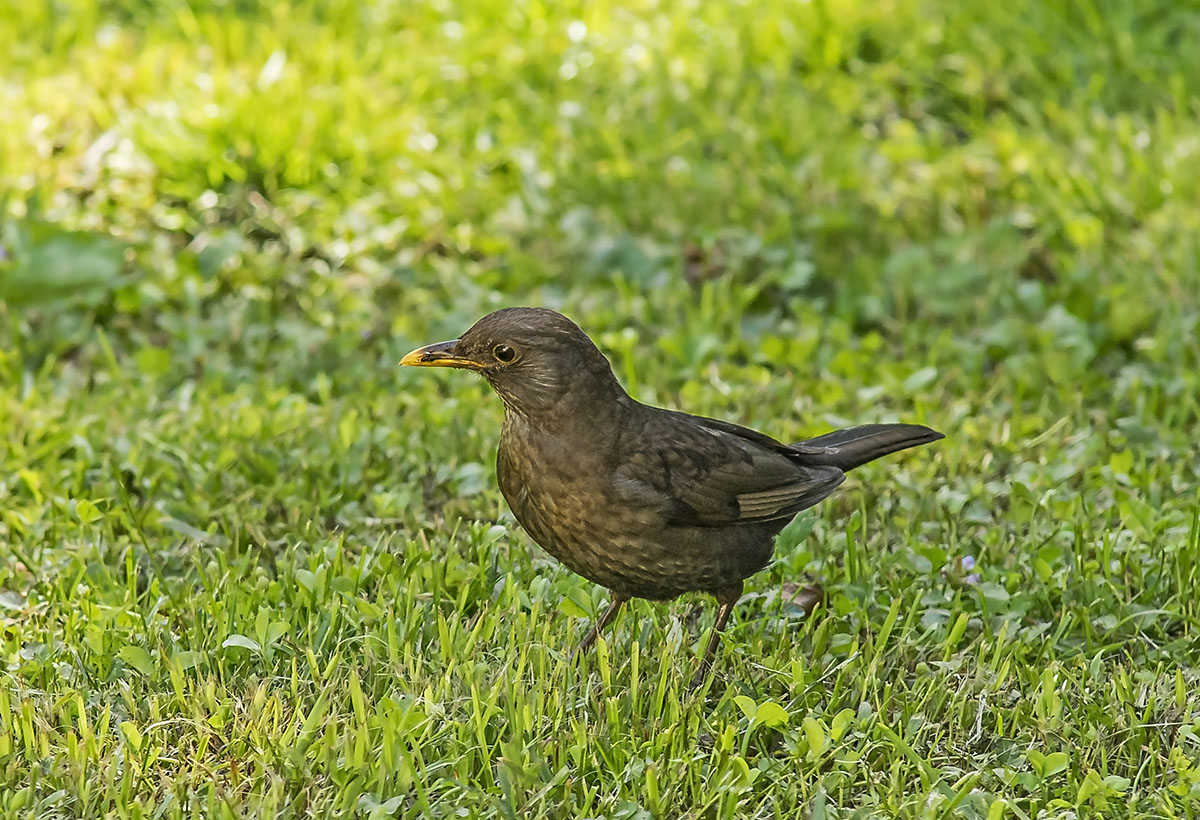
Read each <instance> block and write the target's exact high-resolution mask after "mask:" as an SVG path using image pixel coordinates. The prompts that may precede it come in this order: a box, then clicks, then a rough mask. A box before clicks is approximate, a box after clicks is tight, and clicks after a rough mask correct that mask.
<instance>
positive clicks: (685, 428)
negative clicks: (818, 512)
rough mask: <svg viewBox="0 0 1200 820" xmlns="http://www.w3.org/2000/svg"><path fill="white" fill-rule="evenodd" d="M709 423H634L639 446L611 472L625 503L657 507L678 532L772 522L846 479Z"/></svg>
mask: <svg viewBox="0 0 1200 820" xmlns="http://www.w3.org/2000/svg"><path fill="white" fill-rule="evenodd" d="M710 421H711V420H710V419H703V418H698V417H695V416H688V415H685V414H682V413H672V412H669V411H656V412H654V413H653V414H649V415H647V416H646V417H645V418H644V419H643V420H642V423H641V424H639V425H637V428H638V429H637V430H636V433H635V434H636V437H637V442H638V446H637V447H633V448H628V451H627V453H626V455H625V457H624V458H623V460H622V463H621V464H620V466H619V467H618V468H617V470H616V473H615V488H616V492H617V493H618V495H619V496H620V497H621V498H620V500H621V501H622V503H625V504H637V505H639V506H643V507H645V506H654V507H657V508H659V509H661V510H663V511H664V514H665V516H666V518H667V523H668V524H673V525H679V526H723V525H728V524H738V523H752V522H762V521H772V520H777V519H786V518H791V517H792V516H794V515H795V514H796V513H798V512H800V511H801V510H803V509H806V508H808V507H811V506H812V505H814V504H816V503H817V502H818V501H821V500H822V499H823V498H825V497H826V496H828V495H829V494H830V493H831V492H833V490H834V488H836V487H837V486H838V485H839V484H841V483H842V481H844V480H845V474H844V473H842V471H841V470H839V469H837V468H836V467H830V466H824V465H820V466H805V465H802V464H798V463H797V462H796V460H795V453H794V451H792V450H790V449H789V448H788V447H787V446H786V445H783V444H780V443H779V442H777V441H775V440H774V439H772V438H770V437H768V436H764V435H762V434H761V433H756V432H754V431H753V430H747V429H745V428H742V427H738V426H737V425H733V424H728V423H726V422H715V423H710ZM629 432H635V431H632V430H631V431H629Z"/></svg>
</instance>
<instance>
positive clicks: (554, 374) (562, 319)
mask: <svg viewBox="0 0 1200 820" xmlns="http://www.w3.org/2000/svg"><path fill="white" fill-rule="evenodd" d="M400 364H402V365H411V366H416V367H457V368H461V369H464V370H474V371H475V372H477V373H479V374H480V375H482V376H483V377H484V378H485V379H487V381H488V383H489V384H490V385H491V386H492V388H493V389H494V390H495V391H496V392H497V393H498V394H499V395H500V398H501V399H502V400H503V401H504V406H505V407H506V408H507V409H508V410H511V411H514V412H516V413H519V414H521V415H524V416H531V417H532V416H539V415H542V414H545V413H547V412H549V411H551V410H553V409H554V408H556V407H559V406H561V405H563V404H565V403H571V402H575V401H579V400H583V401H603V400H605V399H607V398H609V397H610V396H612V397H621V396H624V395H625V393H624V390H622V389H621V387H620V385H619V384H618V383H617V380H616V377H615V376H614V375H613V372H612V368H611V367H610V366H609V364H608V360H607V359H605V358H604V355H603V354H602V353H601V352H600V351H599V350H598V349H597V348H596V346H595V345H594V344H592V340H591V339H589V338H588V337H587V334H585V333H584V332H583V331H582V330H580V329H579V326H578V325H576V324H575V323H574V322H572V321H571V320H570V319H568V318H567V317H566V316H563V315H562V314H561V313H555V312H554V311H553V310H546V309H545V308H526V307H514V308H504V309H503V310H497V311H495V312H494V313H489V314H488V315H487V316H484V317H483V318H482V319H480V320H479V321H477V322H476V323H475V324H474V325H472V326H471V328H470V329H469V330H467V332H466V333H464V334H463V335H462V336H460V337H459V338H457V339H452V340H450V341H448V342H438V343H437V344H431V345H426V346H425V347H419V348H417V349H416V350H414V351H412V352H411V353H409V354H408V355H406V356H405V357H404V358H403V359H401V360H400Z"/></svg>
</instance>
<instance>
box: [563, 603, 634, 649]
mask: <svg viewBox="0 0 1200 820" xmlns="http://www.w3.org/2000/svg"><path fill="white" fill-rule="evenodd" d="M628 600H629V596H628V595H622V594H621V593H619V592H614V593H612V602H611V603H610V604H609V605H608V609H606V610H604V614H602V615H601V616H600V617H599V618H598V619H597V620H596V623H594V624H592V628H591V629H589V630H588V633H587V634H586V635H584V636H583V640H582V641H580V642H579V645H578V646H576V647H575V649H574V650H572V651H571V660H575V659H576V658H578V657H579V656H580V655H581V654H583V653H584V652H586V651H587V649H588V647H590V646H591V645H592V644H594V643H595V642H596V638H598V637H600V633H601V632H602V631H604V627H606V626H608V625H609V624H610V623H612V620H613V618H615V617H617V612H618V611H619V610H620V609H621V605H622V604H624V603H625V602H626V601H628Z"/></svg>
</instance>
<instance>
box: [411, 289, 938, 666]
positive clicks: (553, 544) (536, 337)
mask: <svg viewBox="0 0 1200 820" xmlns="http://www.w3.org/2000/svg"><path fill="white" fill-rule="evenodd" d="M401 364H405V365H417V366H430V367H459V368H465V369H469V370H474V371H476V372H478V373H480V374H482V375H483V377H484V378H485V379H487V381H488V383H489V384H491V386H492V387H493V388H494V389H495V391H496V393H498V394H499V396H500V398H501V400H502V401H503V402H504V410H505V412H504V427H503V430H502V431H501V434H500V447H499V451H498V454H497V460H496V464H497V476H498V478H499V483H500V491H501V492H502V493H503V494H504V498H505V500H506V501H507V502H508V504H509V506H510V507H511V508H512V511H513V514H514V515H515V516H516V518H517V520H518V521H519V522H520V523H521V525H522V526H523V527H524V528H525V530H526V531H527V532H528V533H529V535H530V537H532V538H533V540H534V541H536V542H537V543H538V544H539V545H541V546H542V547H543V548H544V549H545V550H546V551H547V552H549V553H550V554H551V555H553V556H554V557H555V558H557V559H558V560H559V561H561V562H562V563H564V564H566V565H567V566H568V567H570V568H571V569H572V570H573V571H575V572H577V573H579V574H580V575H582V576H583V577H585V578H587V579H588V580H590V581H594V582H595V583H598V584H603V585H604V586H606V587H607V588H608V589H609V590H610V591H611V593H612V604H611V605H610V606H609V607H608V609H607V610H606V611H605V613H604V614H603V615H602V616H601V617H600V618H599V619H598V621H597V622H596V624H595V625H594V626H593V627H592V629H591V631H589V632H588V634H587V635H586V636H585V637H584V639H583V640H582V641H581V642H580V644H579V646H578V647H577V649H576V651H577V652H578V651H581V650H583V649H586V648H587V647H588V646H590V645H591V644H592V642H593V641H594V640H595V638H596V635H598V634H599V632H600V630H601V629H603V628H604V626H605V625H607V624H608V623H609V622H610V621H611V620H612V619H613V618H614V617H615V616H616V613H617V611H618V610H619V609H620V607H621V604H623V603H624V602H625V601H626V600H628V599H629V598H649V599H653V600H664V599H669V598H674V597H676V596H678V595H681V594H683V593H685V592H693V591H703V592H708V593H711V594H712V595H713V596H714V597H715V598H716V599H717V601H718V603H719V604H720V608H719V610H718V613H717V624H716V629H715V630H714V632H713V635H712V638H711V639H710V641H709V644H708V647H707V650H706V652H705V656H704V660H703V661H702V664H701V669H700V671H699V673H698V674H697V678H696V681H697V682H699V681H701V680H702V679H703V677H704V675H705V674H706V672H707V669H708V667H709V665H710V663H711V659H712V655H713V653H714V652H715V649H716V644H717V638H718V633H719V632H720V631H721V630H722V629H723V628H724V626H725V623H726V622H727V621H728V618H729V613H730V611H731V610H732V608H733V605H734V603H736V602H737V599H738V597H739V596H740V595H741V594H742V581H743V580H744V579H745V578H747V577H749V576H750V575H753V574H754V573H755V572H757V571H758V570H760V569H762V568H763V567H764V566H766V565H767V563H768V562H769V561H770V559H771V552H772V547H773V542H774V538H775V536H776V535H777V534H778V533H779V531H780V530H782V529H783V528H784V526H786V525H787V523H788V522H789V521H791V519H792V518H793V517H794V516H795V515H796V513H798V512H800V511H801V510H804V509H807V508H808V507H811V506H813V505H814V504H816V503H817V502H819V501H821V500H822V499H824V498H825V497H827V496H828V495H829V494H830V493H832V492H833V491H834V489H836V488H837V486H838V485H839V484H841V483H842V482H843V481H844V480H845V478H846V475H845V474H846V471H848V470H851V469H853V468H855V467H857V466H859V465H861V464H865V463H867V462H868V461H872V460H874V459H876V458H879V457H880V456H885V455H887V454H889V453H894V452H896V451H897V450H903V449H906V448H908V447H915V446H917V445H920V444H927V443H929V442H931V441H936V440H937V439H940V438H942V435H941V433H938V432H935V431H933V430H930V429H929V428H928V427H922V426H920V425H915V424H870V425H865V426H862V427H852V428H849V429H847V430H838V431H835V432H832V433H827V434H825V435H823V436H818V437H817V438H814V439H809V440H807V441H802V442H799V443H797V444H782V443H780V442H778V441H776V440H774V439H772V438H770V437H769V436H765V435H763V434H762V433H757V432H755V431H753V430H749V429H747V428H745V427H739V426H738V425H736V424H730V423H728V422H723V421H717V420H715V419H709V418H703V417H700V416H691V415H688V414H686V413H679V412H675V411H671V410H664V409H661V408H657V407H650V406H647V405H644V404H641V403H640V402H637V401H635V400H634V399H632V398H630V396H629V395H628V394H627V393H626V392H625V391H624V390H623V389H622V388H621V385H620V384H619V383H618V382H617V379H616V377H615V376H614V375H613V372H612V368H611V367H610V366H609V363H608V361H607V360H606V359H605V358H604V356H603V354H601V353H600V351H599V350H598V349H597V348H596V346H595V345H594V344H593V343H592V341H591V339H589V338H588V337H587V335H586V334H584V332H583V331H582V330H580V329H579V327H578V326H576V325H575V323H574V322H572V321H571V320H569V319H567V318H566V317H565V316H562V315H561V314H558V313H555V312H554V311H551V310H544V309H540V308H506V309H504V310H498V311H496V312H494V313H491V314H488V315H487V316H485V317H483V318H482V319H480V320H479V321H478V322H476V323H475V325H474V326H472V327H471V328H470V329H469V330H468V331H467V332H466V333H464V334H463V335H462V337H461V338H459V339H455V340H452V341H449V342H442V343H439V344H435V345H429V346H427V347H423V348H420V349H418V350H414V351H413V352H412V353H409V354H408V355H407V356H405V357H404V359H403V360H402V361H401Z"/></svg>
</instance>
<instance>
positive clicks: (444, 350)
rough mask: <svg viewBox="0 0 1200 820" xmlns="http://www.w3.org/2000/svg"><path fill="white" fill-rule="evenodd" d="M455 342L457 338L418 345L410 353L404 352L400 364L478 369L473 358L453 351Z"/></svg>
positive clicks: (456, 342)
mask: <svg viewBox="0 0 1200 820" xmlns="http://www.w3.org/2000/svg"><path fill="white" fill-rule="evenodd" d="M457 344H458V339H451V340H450V341H448V342H438V343H437V344H432V345H425V346H424V347H418V348H417V349H416V350H414V351H412V352H411V353H407V354H405V356H404V358H403V359H401V360H400V364H402V365H406V366H408V367H462V368H466V369H468V370H478V369H479V365H478V364H476V363H475V362H474V361H473V360H471V359H468V358H467V357H466V356H459V355H457V354H456V353H455V352H454V348H455V346H456V345H457Z"/></svg>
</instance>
